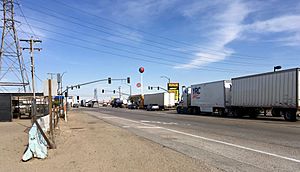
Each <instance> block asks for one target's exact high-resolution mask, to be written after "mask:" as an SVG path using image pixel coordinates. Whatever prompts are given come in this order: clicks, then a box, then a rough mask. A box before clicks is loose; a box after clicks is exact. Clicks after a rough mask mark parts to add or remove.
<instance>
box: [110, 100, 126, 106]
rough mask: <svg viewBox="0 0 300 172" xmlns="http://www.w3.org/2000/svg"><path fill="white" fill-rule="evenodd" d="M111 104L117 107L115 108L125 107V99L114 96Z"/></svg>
mask: <svg viewBox="0 0 300 172" xmlns="http://www.w3.org/2000/svg"><path fill="white" fill-rule="evenodd" d="M111 106H112V107H115V108H117V107H119V108H122V107H123V101H122V100H121V99H120V98H114V99H113V100H112V101H111Z"/></svg>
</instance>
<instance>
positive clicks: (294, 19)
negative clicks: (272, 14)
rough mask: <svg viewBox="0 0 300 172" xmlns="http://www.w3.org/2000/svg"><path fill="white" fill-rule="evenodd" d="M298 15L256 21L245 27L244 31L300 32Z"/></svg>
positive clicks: (299, 17) (299, 16)
mask: <svg viewBox="0 0 300 172" xmlns="http://www.w3.org/2000/svg"><path fill="white" fill-rule="evenodd" d="M299 21H300V15H289V16H280V17H277V18H271V19H269V20H265V21H257V22H255V23H253V24H250V25H245V30H248V31H251V32H260V33H265V32H286V31H288V32H300V22H299Z"/></svg>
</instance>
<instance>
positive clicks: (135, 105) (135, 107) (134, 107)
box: [127, 103, 139, 109]
mask: <svg viewBox="0 0 300 172" xmlns="http://www.w3.org/2000/svg"><path fill="white" fill-rule="evenodd" d="M127 108H128V109H138V108H139V106H138V105H137V104H135V103H131V104H129V105H127Z"/></svg>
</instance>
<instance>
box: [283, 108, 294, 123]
mask: <svg viewBox="0 0 300 172" xmlns="http://www.w3.org/2000/svg"><path fill="white" fill-rule="evenodd" d="M283 116H284V119H285V120H286V121H292V122H294V121H296V120H297V116H296V111H295V110H286V111H284V112H283Z"/></svg>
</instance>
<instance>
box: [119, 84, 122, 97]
mask: <svg viewBox="0 0 300 172" xmlns="http://www.w3.org/2000/svg"><path fill="white" fill-rule="evenodd" d="M121 96H122V95H121V86H119V98H121Z"/></svg>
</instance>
